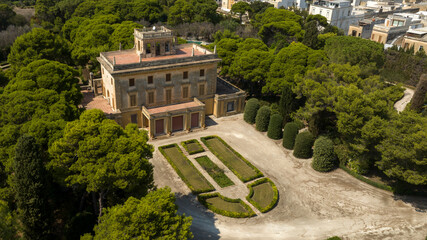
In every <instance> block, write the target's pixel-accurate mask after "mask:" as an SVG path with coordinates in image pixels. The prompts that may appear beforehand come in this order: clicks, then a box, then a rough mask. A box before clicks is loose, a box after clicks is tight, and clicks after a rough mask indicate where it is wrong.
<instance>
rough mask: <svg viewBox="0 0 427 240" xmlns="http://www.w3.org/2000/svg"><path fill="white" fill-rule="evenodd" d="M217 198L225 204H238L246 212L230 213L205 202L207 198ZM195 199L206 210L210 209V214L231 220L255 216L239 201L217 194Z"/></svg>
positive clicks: (200, 196) (204, 195) (199, 196)
mask: <svg viewBox="0 0 427 240" xmlns="http://www.w3.org/2000/svg"><path fill="white" fill-rule="evenodd" d="M215 197H218V198H220V199H222V200H224V201H225V202H230V203H239V204H240V205H241V206H242V207H243V208H244V209H246V212H232V211H227V210H224V209H222V208H221V207H222V206H220V205H219V206H217V205H214V204H210V203H208V202H207V201H206V200H208V199H209V198H215ZM197 199H198V200H199V202H200V203H201V204H202V205H203V206H205V207H206V208H208V209H210V210H211V211H212V212H215V213H218V214H221V215H224V216H227V217H232V218H247V217H252V216H255V213H254V211H253V210H252V209H251V208H250V207H249V206H248V205H246V204H245V203H244V202H243V201H242V200H241V199H231V198H227V197H224V196H222V195H221V194H219V193H209V194H203V195H198V196H197Z"/></svg>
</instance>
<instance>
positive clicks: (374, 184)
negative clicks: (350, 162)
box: [339, 164, 393, 192]
mask: <svg viewBox="0 0 427 240" xmlns="http://www.w3.org/2000/svg"><path fill="white" fill-rule="evenodd" d="M339 166H340V168H341V169H342V170H344V171H346V172H347V173H348V174H350V175H351V176H353V177H355V178H357V179H359V180H360V181H362V182H365V183H367V184H369V185H371V186H373V187H376V188H379V189H382V190H386V191H389V192H393V188H392V187H390V186H387V185H385V184H382V183H379V182H375V181H372V180H371V179H368V178H365V177H364V176H362V175H360V174H358V173H355V172H353V171H351V170H350V169H349V168H347V167H346V166H344V165H343V164H340V165H339Z"/></svg>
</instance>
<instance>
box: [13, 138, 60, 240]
mask: <svg viewBox="0 0 427 240" xmlns="http://www.w3.org/2000/svg"><path fill="white" fill-rule="evenodd" d="M43 160H44V157H43V153H42V152H41V150H40V146H39V145H37V143H36V140H35V139H34V137H31V136H29V135H23V136H22V137H20V138H19V140H18V143H17V144H16V154H15V161H14V166H13V169H14V175H13V188H14V192H15V194H16V202H17V206H18V211H19V216H20V221H21V222H22V225H23V227H24V228H23V230H24V236H25V238H28V239H48V235H49V234H50V233H49V232H50V226H51V223H52V222H51V221H52V218H51V214H52V213H51V210H50V209H49V202H48V196H49V187H48V182H47V178H46V177H47V176H46V170H45V168H44V164H43Z"/></svg>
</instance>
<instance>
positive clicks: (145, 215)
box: [93, 188, 193, 240]
mask: <svg viewBox="0 0 427 240" xmlns="http://www.w3.org/2000/svg"><path fill="white" fill-rule="evenodd" d="M177 210H178V207H177V206H176V205H175V196H174V194H173V193H171V191H170V189H169V188H161V189H158V190H156V191H152V192H150V193H149V194H148V195H147V196H145V197H143V198H141V199H137V198H134V197H130V198H129V199H128V200H127V201H126V202H125V203H124V204H122V205H116V206H114V207H111V208H109V209H107V210H106V213H105V214H104V215H102V216H101V217H100V219H99V220H100V221H99V224H98V225H96V226H95V228H94V230H95V236H94V238H93V239H94V240H97V239H124V240H126V239H160V238H162V239H163V238H166V239H189V238H192V237H193V234H192V233H191V232H190V226H191V222H192V218H191V217H186V216H185V215H179V214H177Z"/></svg>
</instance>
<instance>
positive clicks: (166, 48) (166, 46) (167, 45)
mask: <svg viewBox="0 0 427 240" xmlns="http://www.w3.org/2000/svg"><path fill="white" fill-rule="evenodd" d="M165 52H169V43H166V44H165Z"/></svg>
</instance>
